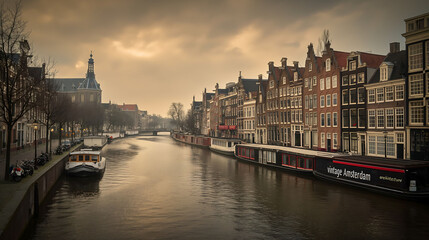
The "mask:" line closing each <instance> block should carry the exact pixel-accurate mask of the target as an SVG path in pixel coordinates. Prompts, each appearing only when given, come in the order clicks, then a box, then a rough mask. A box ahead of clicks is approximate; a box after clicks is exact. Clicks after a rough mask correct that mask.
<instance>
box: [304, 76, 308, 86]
mask: <svg viewBox="0 0 429 240" xmlns="http://www.w3.org/2000/svg"><path fill="white" fill-rule="evenodd" d="M304 87H308V78H305V79H304Z"/></svg>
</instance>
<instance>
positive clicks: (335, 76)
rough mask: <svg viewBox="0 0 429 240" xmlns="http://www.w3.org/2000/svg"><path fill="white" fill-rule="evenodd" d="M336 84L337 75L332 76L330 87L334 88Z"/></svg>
mask: <svg viewBox="0 0 429 240" xmlns="http://www.w3.org/2000/svg"><path fill="white" fill-rule="evenodd" d="M337 86H338V79H337V75H334V76H332V88H336V87H337Z"/></svg>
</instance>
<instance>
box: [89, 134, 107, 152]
mask: <svg viewBox="0 0 429 240" xmlns="http://www.w3.org/2000/svg"><path fill="white" fill-rule="evenodd" d="M106 144H107V136H89V137H84V138H83V145H84V146H85V147H86V148H91V149H102V148H103V147H104V145H106Z"/></svg>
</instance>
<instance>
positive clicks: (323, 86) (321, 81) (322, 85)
mask: <svg viewBox="0 0 429 240" xmlns="http://www.w3.org/2000/svg"><path fill="white" fill-rule="evenodd" d="M320 90H325V79H324V78H321V79H320Z"/></svg>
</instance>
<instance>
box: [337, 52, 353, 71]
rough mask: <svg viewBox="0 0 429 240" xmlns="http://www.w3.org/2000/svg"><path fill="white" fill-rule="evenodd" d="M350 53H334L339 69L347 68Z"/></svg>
mask: <svg viewBox="0 0 429 240" xmlns="http://www.w3.org/2000/svg"><path fill="white" fill-rule="evenodd" d="M349 54H350V53H348V52H340V51H334V55H335V60H336V61H337V64H338V67H339V68H340V69H341V68H343V67H346V66H347V57H348V56H349Z"/></svg>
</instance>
